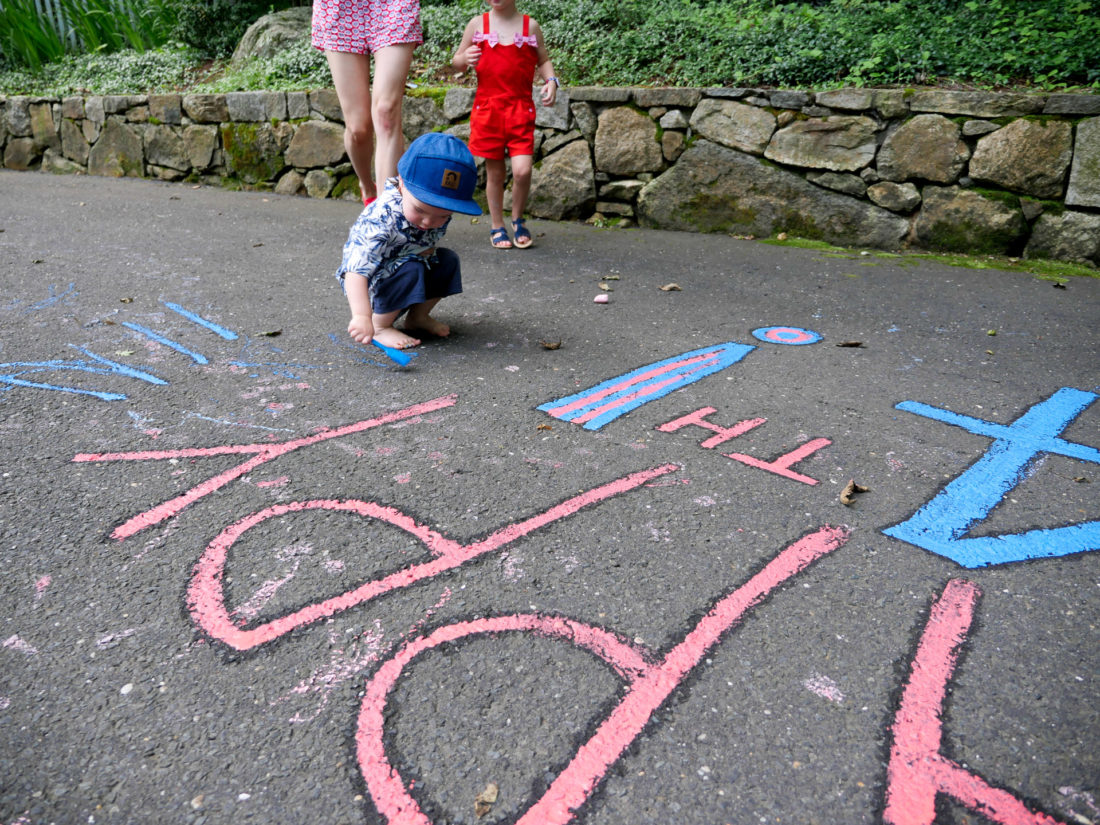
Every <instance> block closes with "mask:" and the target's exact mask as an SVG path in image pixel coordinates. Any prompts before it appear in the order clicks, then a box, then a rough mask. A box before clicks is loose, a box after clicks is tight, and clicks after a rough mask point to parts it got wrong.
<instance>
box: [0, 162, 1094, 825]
mask: <svg viewBox="0 0 1100 825" xmlns="http://www.w3.org/2000/svg"><path fill="white" fill-rule="evenodd" d="M355 217H356V207H355V205H354V204H350V203H347V202H329V201H317V200H310V199H306V198H296V197H280V196H276V195H272V194H261V193H246V192H227V191H221V190H217V189H212V188H200V187H193V186H190V185H187V184H162V183H154V182H149V181H137V180H108V179H100V178H86V177H68V176H51V175H47V174H38V173H13V172H0V434H2V439H0V477H2V485H0V566H2V567H0V569H2V570H3V575H2V577H0V641H2V646H0V823H3V825H15V823H19V825H46V823H61V824H63V825H76V823H188V824H190V825H222V824H223V823H225V824H226V825H228V824H229V823H233V825H242V824H244V823H322V825H328V823H453V824H454V825H474V823H485V824H486V825H489V823H505V822H507V823H511V822H523V823H531V824H535V823H537V825H546V823H567V822H576V823H583V824H584V825H642V824H643V823H660V824H661V825H668V824H669V823H677V825H722V823H728V825H763V824H764V823H801V824H802V825H809V824H811V823H820V825H857V824H858V823H883V822H885V823H892V824H894V823H896V824H897V825H901V823H906V825H919V824H920V823H937V825H948V824H949V823H950V825H963V823H985V822H1003V823H1033V822H1034V823H1040V822H1042V823H1047V822H1064V823H1075V824H1076V825H1082V824H1085V825H1087V823H1100V747H1097V741H1098V740H1100V404H1097V403H1095V402H1096V401H1097V398H1098V393H1100V368H1098V367H1100V279H1088V278H1074V279H1071V280H1069V281H1068V282H1065V283H1060V284H1059V283H1054V282H1052V281H1048V280H1042V279H1040V278H1037V277H1034V276H1031V275H1028V274H1021V273H1013V272H1005V271H998V270H969V269H959V268H952V267H949V266H946V265H942V264H939V263H932V262H927V261H915V260H912V259H908V258H905V257H903V256H885V255H878V254H861V253H860V252H858V251H857V252H850V253H841V252H829V251H822V250H813V249H799V248H787V247H777V246H773V245H768V244H764V243H761V242H758V241H751V240H743V239H736V238H730V237H726V236H716V235H694V234H685V233H671V232H657V231H645V230H617V229H601V228H595V227H590V226H585V225H581V224H570V223H552V222H545V221H537V220H535V221H531V222H530V226H531V228H532V229H533V231H534V232H535V235H536V244H535V246H534V247H533V248H531V249H529V250H523V251H521V250H512V251H498V250H494V249H492V248H491V247H490V245H489V240H488V224H487V219H486V218H482V219H481V220H480V221H478V222H473V221H471V219H470V218H468V217H465V216H456V218H455V219H454V221H453V223H452V227H451V229H450V231H449V232H448V236H447V245H448V246H450V247H451V248H453V249H454V250H456V251H457V252H458V253H459V255H460V257H461V260H462V276H463V282H464V292H463V294H462V295H460V296H456V297H454V298H449V299H447V300H445V301H444V302H442V303H441V304H440V305H439V307H438V309H437V312H436V314H437V316H438V317H440V318H441V319H442V320H444V321H446V322H447V323H449V324H450V325H451V326H452V328H453V334H452V335H451V336H450V338H448V339H438V340H429V341H426V342H425V344H424V345H423V346H420V347H418V348H417V349H416V355H415V356H414V357H413V358H412V361H411V363H410V364H409V365H408V366H405V367H400V366H398V365H395V364H394V363H392V362H391V361H390V360H389V359H387V358H386V356H385V355H384V354H383V353H382V352H380V351H379V350H377V349H375V348H374V347H370V346H368V347H363V346H359V345H357V344H356V343H355V342H353V341H351V340H350V338H348V336H347V334H346V332H345V329H346V324H347V320H348V312H347V306H346V302H345V300H344V298H343V296H342V295H341V293H340V290H339V287H338V285H337V282H336V280H335V279H334V277H333V272H334V271H335V269H336V267H337V265H338V263H339V259H340V251H341V247H342V245H343V242H344V240H345V238H346V235H347V230H348V228H349V226H350V225H351V223H352V221H353V220H354V219H355ZM600 296H606V298H607V301H606V303H601V302H597V301H596V300H595V299H596V298H597V297H600Z"/></svg>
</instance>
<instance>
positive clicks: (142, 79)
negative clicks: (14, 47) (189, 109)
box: [0, 44, 201, 97]
mask: <svg viewBox="0 0 1100 825" xmlns="http://www.w3.org/2000/svg"><path fill="white" fill-rule="evenodd" d="M200 62H201V57H200V55H199V53H198V52H195V51H193V50H191V49H189V48H187V47H184V46H181V45H179V44H176V45H175V46H174V47H171V48H166V49H157V50H151V51H146V52H135V51H132V50H131V51H125V52H118V53H116V54H83V55H76V56H72V57H69V58H66V59H65V60H59V61H55V62H53V63H49V64H47V65H46V66H44V67H43V68H42V69H41V70H40V71H37V72H31V71H28V70H26V69H22V70H20V69H15V70H10V71H7V72H0V89H4V90H5V91H7V92H9V93H11V94H31V95H43V96H48V97H65V96H67V95H73V94H96V95H118V94H135V93H137V92H145V91H149V90H162V91H171V90H175V89H182V88H187V87H189V86H191V85H192V84H193V83H194V82H195V78H196V73H197V69H196V67H197V66H198V65H199V63H200Z"/></svg>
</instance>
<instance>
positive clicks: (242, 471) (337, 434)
mask: <svg viewBox="0 0 1100 825" xmlns="http://www.w3.org/2000/svg"><path fill="white" fill-rule="evenodd" d="M454 403H455V396H453V395H448V396H443V397H441V398H436V399H433V400H431V401H425V402H423V403H421V404H413V405H412V406H411V407H406V408H404V409H402V410H397V411H396V412H392V413H387V414H385V415H380V416H378V417H377V418H369V419H366V420H364V421H358V422H356V423H355V424H348V425H347V426H344V427H340V428H338V429H335V430H326V431H323V432H319V433H315V434H314V435H311V436H306V437H304V438H295V439H292V440H290V441H282V442H273V443H268V444H240V445H235V446H228V447H194V448H187V449H182V450H141V451H138V452H132V453H79V454H78V455H75V456H73V459H72V460H73V461H74V462H100V461H103V462H106V461H162V460H166V459H173V458H209V457H210V456H215V455H247V454H249V453H254V454H255V455H254V456H253V457H252V458H250V459H248V460H246V461H244V462H242V463H241V464H238V465H237V466H236V467H232V468H230V469H228V470H226V471H224V472H222V473H218V474H217V475H215V476H212V477H211V478H208V479H207V480H206V481H204V482H202V483H200V484H197V485H195V486H194V487H192V488H191V489H190V490H188V491H187V492H185V493H183V494H182V495H179V496H176V497H175V498H173V499H170V500H168V501H165V502H163V503H161V504H158V505H157V506H156V507H153V508H151V509H149V510H146V511H145V512H143V513H138V514H137V515H136V516H133V517H131V518H129V519H127V520H126V521H125V522H123V523H122V524H120V525H119V526H118V527H116V528H115V529H114V531H113V532H112V533H111V537H112V538H116V539H119V540H122V539H126V538H129V537H130V536H133V535H135V534H136V533H140V532H141V531H142V530H145V529H146V528H148V527H152V526H153V525H154V524H159V523H160V522H162V521H164V520H165V519H169V518H171V517H173V516H176V515H178V514H179V513H180V512H182V511H183V510H184V509H185V508H186V507H189V506H190V505H192V504H194V503H195V502H196V501H198V500H199V499H201V498H203V497H205V496H208V495H210V494H211V493H213V492H215V491H217V490H220V489H221V488H222V487H224V486H225V485H227V484H229V483H230V482H231V481H235V480H236V479H238V478H240V477H241V476H243V475H246V474H248V473H250V472H252V471H253V470H255V469H256V468H257V467H260V466H262V465H264V464H266V463H267V462H269V461H272V460H274V459H276V458H279V457H280V456H284V455H287V454H288V453H292V452H294V451H295V450H298V449H301V448H302V447H309V446H312V445H314V444H318V443H320V442H322V441H328V440H329V439H332V438H341V437H342V436H345V435H351V434H353V433H360V432H364V431H366V430H369V429H372V428H374V427H381V426H384V425H387V424H396V423H397V422H405V421H408V420H409V419H413V418H419V416H421V415H424V414H425V413H429V412H434V411H436V410H441V409H444V408H446V407H451V406H453V405H454Z"/></svg>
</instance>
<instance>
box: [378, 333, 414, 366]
mask: <svg viewBox="0 0 1100 825" xmlns="http://www.w3.org/2000/svg"><path fill="white" fill-rule="evenodd" d="M371 343H372V344H374V345H375V346H376V347H378V349H380V350H382V352H384V353H385V354H386V357H387V358H389V359H390V360H391V361H393V362H394V363H395V364H400V365H401V366H403V367H407V366H408V365H409V362H410V361H412V356H411V355H409V354H408V353H407V352H402V351H401V350H399V349H394V348H393V347H387V346H386V345H385V344H379V343H378V342H377V341H375V340H374V339H373V338H372V339H371Z"/></svg>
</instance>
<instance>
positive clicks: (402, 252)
mask: <svg viewBox="0 0 1100 825" xmlns="http://www.w3.org/2000/svg"><path fill="white" fill-rule="evenodd" d="M450 222H451V221H450V219H448V220H447V223H445V224H443V225H442V226H438V227H435V228H434V229H418V228H417V227H415V226H413V225H412V224H411V223H409V221H408V220H407V219H406V218H405V213H404V210H403V209H402V204H401V190H400V188H399V187H398V185H397V178H389V179H388V180H387V181H386V186H385V188H384V189H383V190H382V195H381V197H379V198H378V200H376V201H375V202H374V203H372V204H371V205H370V206H369V207H367V208H366V209H364V210H363V213H362V214H361V215H360V216H359V218H358V219H357V220H356V221H355V223H354V224H352V226H351V231H350V232H349V233H348V240H347V243H345V244H344V259H343V261H342V262H341V263H340V269H339V270H338V271H337V272H336V277H337V278H338V279H339V280H340V282H341V283H343V281H344V276H345V275H347V274H348V273H353V274H355V275H361V276H362V277H364V278H366V279H367V288H368V289H369V290H370V294H371V295H372V296H373V295H374V290H375V286H376V285H377V284H378V283H379V282H380V281H382V280H384V279H386V278H388V277H390V276H391V275H393V274H394V273H395V272H396V271H397V270H398V269H400V268H401V266H402V265H403V264H405V263H407V262H408V261H411V260H414V259H416V258H417V257H418V256H420V254H421V253H422V252H426V251H427V250H429V249H433V248H434V247H436V246H438V245H439V242H440V241H441V240H443V236H444V235H446V234H447V226H448V225H449V224H450Z"/></svg>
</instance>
